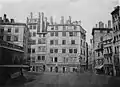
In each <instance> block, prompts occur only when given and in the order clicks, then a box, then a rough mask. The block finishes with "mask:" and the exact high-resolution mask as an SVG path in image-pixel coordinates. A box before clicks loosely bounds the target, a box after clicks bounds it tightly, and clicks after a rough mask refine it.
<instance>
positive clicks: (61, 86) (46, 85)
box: [5, 72, 120, 87]
mask: <svg viewBox="0 0 120 87" xmlns="http://www.w3.org/2000/svg"><path fill="white" fill-rule="evenodd" d="M25 77H26V78H24V77H22V78H20V79H19V80H12V81H9V82H8V83H7V85H6V86H5V87H114V86H115V87H120V78H118V77H110V76H103V75H95V74H90V73H81V74H77V73H48V72H46V73H44V74H39V73H36V74H31V72H29V74H28V73H27V74H25Z"/></svg>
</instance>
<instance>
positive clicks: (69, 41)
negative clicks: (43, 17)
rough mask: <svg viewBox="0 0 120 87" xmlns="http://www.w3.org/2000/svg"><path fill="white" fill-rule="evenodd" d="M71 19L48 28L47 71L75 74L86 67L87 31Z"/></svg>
mask: <svg viewBox="0 0 120 87" xmlns="http://www.w3.org/2000/svg"><path fill="white" fill-rule="evenodd" d="M79 23H80V22H77V21H76V22H71V17H69V20H67V22H66V23H65V22H64V17H63V16H62V17H61V21H60V23H59V24H57V23H53V19H52V18H51V22H50V24H49V25H48V28H47V60H46V64H47V71H49V72H63V73H64V72H74V71H77V70H78V69H79V68H80V65H81V66H83V67H84V66H85V65H86V48H85V47H86V31H85V30H84V29H83V28H82V27H81V25H80V24H79Z"/></svg>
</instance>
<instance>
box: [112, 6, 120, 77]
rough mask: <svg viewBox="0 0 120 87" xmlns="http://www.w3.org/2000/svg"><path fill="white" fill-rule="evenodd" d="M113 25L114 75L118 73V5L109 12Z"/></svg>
mask: <svg viewBox="0 0 120 87" xmlns="http://www.w3.org/2000/svg"><path fill="white" fill-rule="evenodd" d="M111 15H112V25H113V61H114V62H113V64H114V75H120V6H116V7H115V9H114V10H113V11H112V12H111Z"/></svg>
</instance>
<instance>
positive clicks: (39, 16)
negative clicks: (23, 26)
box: [37, 12, 41, 32]
mask: <svg viewBox="0 0 120 87" xmlns="http://www.w3.org/2000/svg"><path fill="white" fill-rule="evenodd" d="M40 18H41V15H40V12H39V13H38V26H37V32H40Z"/></svg>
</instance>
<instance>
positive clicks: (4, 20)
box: [3, 14, 7, 22]
mask: <svg viewBox="0 0 120 87" xmlns="http://www.w3.org/2000/svg"><path fill="white" fill-rule="evenodd" d="M6 17H7V15H6V14H4V17H3V22H6Z"/></svg>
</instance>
